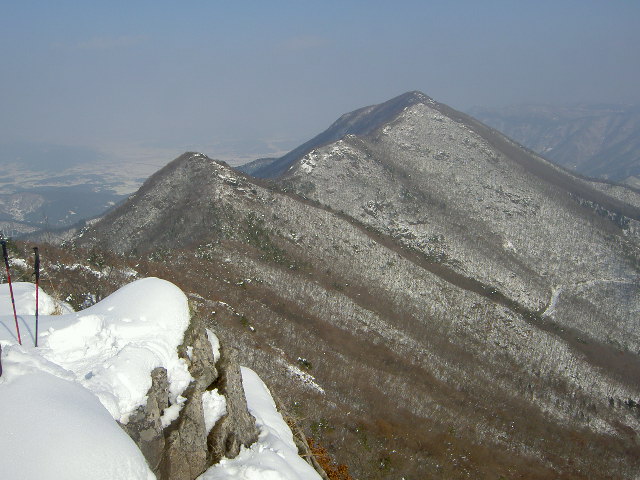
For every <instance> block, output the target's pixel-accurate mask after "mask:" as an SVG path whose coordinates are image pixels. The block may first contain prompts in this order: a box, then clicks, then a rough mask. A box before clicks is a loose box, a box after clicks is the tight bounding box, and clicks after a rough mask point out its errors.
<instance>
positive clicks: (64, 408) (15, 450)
mask: <svg viewBox="0 0 640 480" xmlns="http://www.w3.org/2000/svg"><path fill="white" fill-rule="evenodd" d="M14 293H15V299H16V310H17V311H18V315H19V318H18V319H19V325H20V330H21V336H22V343H23V345H22V346H21V345H18V344H17V337H16V332H15V320H14V318H13V310H12V308H11V300H10V297H9V292H8V285H0V302H2V310H1V311H0V313H2V314H3V315H2V316H0V344H1V345H2V367H3V373H2V377H0V425H2V431H3V433H2V435H0V477H1V478H16V479H17V478H21V479H34V480H35V479H61V480H62V479H64V480H75V479H78V480H80V479H83V480H84V479H87V478H91V479H98V480H102V479H104V480H107V479H109V480H116V479H127V480H150V479H153V478H155V477H154V475H153V473H152V472H151V470H150V469H149V467H148V466H147V464H146V461H145V459H144V457H143V456H142V454H141V453H140V451H139V450H138V448H137V447H136V445H135V443H134V442H133V441H132V440H131V439H130V438H129V437H128V436H127V434H126V433H125V432H124V431H123V430H122V429H121V428H120V427H119V426H118V425H117V424H116V422H114V419H116V420H120V421H121V422H126V421H127V419H128V416H129V415H130V414H131V413H132V412H133V411H134V410H135V409H136V408H137V407H138V406H139V405H143V404H144V403H145V402H146V393H147V391H148V389H149V387H150V386H151V371H152V370H153V369H154V368H156V367H165V368H166V369H167V372H168V377H169V381H170V390H171V395H172V397H173V398H174V400H175V399H176V398H177V397H178V396H179V395H180V394H181V393H182V392H183V391H184V389H185V388H186V387H187V385H188V384H189V382H190V381H191V376H190V375H189V372H188V370H187V367H186V364H185V363H184V362H183V361H182V360H181V359H180V358H179V357H178V355H177V347H178V345H180V344H181V343H182V340H183V337H184V331H185V329H186V328H187V326H188V324H189V308H188V305H187V299H186V296H185V295H184V294H183V293H182V291H181V290H180V289H179V288H177V287H176V286H175V285H173V284H171V283H169V282H166V281H164V280H159V279H157V278H148V279H144V280H140V281H137V282H134V283H131V284H129V285H127V286H126V287H124V288H122V289H120V290H118V291H117V292H116V293H114V294H113V295H111V296H109V297H108V298H106V299H105V300H103V301H102V302H100V303H98V304H96V305H94V306H93V307H91V308H88V309H86V310H84V311H82V312H78V313H69V314H66V315H59V316H52V315H48V314H49V313H53V312H54V311H55V310H56V309H58V307H57V306H56V302H54V301H53V300H52V299H51V298H50V297H49V296H47V295H46V294H44V293H43V292H39V297H40V305H39V307H40V308H39V311H40V312H41V313H42V315H41V316H40V328H39V336H38V345H39V348H35V347H34V346H33V343H34V342H33V335H34V330H35V329H34V323H35V318H34V317H33V316H32V315H30V314H31V313H33V312H35V287H34V286H33V285H32V284H25V283H17V284H15V285H14ZM7 305H8V306H9V307H8V308H7Z"/></svg>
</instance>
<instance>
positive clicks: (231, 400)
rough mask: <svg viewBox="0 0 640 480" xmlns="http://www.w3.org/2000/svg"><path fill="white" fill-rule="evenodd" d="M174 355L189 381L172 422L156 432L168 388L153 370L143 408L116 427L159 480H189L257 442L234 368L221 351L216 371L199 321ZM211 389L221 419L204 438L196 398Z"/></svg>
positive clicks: (195, 320) (161, 371)
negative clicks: (221, 400)
mask: <svg viewBox="0 0 640 480" xmlns="http://www.w3.org/2000/svg"><path fill="white" fill-rule="evenodd" d="M188 347H190V348H188ZM178 353H179V355H180V356H181V357H182V358H183V359H184V360H185V361H186V362H187V364H188V367H189V372H190V373H191V376H192V377H193V378H194V380H193V382H192V383H191V385H189V387H188V388H187V390H186V391H185V392H184V393H183V396H184V397H185V398H186V401H185V402H184V405H183V407H182V410H181V412H180V415H179V416H178V418H177V419H176V420H174V421H173V422H172V423H171V424H170V425H169V426H168V427H166V428H164V429H163V428H162V422H161V416H162V412H163V410H164V409H165V408H167V407H168V406H169V383H168V381H167V372H166V370H165V369H164V368H156V369H155V370H154V371H153V372H152V385H151V388H150V389H149V392H148V394H147V395H148V398H147V403H146V405H144V406H141V407H139V408H138V409H137V410H136V412H135V413H134V414H133V415H132V416H131V417H130V419H129V422H128V423H127V424H126V425H122V428H123V429H124V430H125V431H126V432H127V433H128V434H129V436H130V437H131V438H132V439H133V440H134V441H135V442H136V444H137V445H138V447H139V448H140V450H141V451H142V453H143V455H144V456H145V458H146V459H147V462H148V463H149V466H150V467H151V469H152V470H153V472H154V473H155V474H156V477H157V478H158V479H159V480H192V479H194V478H196V477H197V476H199V475H200V474H202V473H203V472H204V471H205V470H206V469H207V468H209V467H210V466H211V465H212V464H213V463H216V462H218V461H220V459H222V458H223V457H227V458H233V457H235V456H236V455H237V454H238V453H239V452H240V447H241V446H242V445H245V446H249V445H251V444H252V443H253V442H255V441H256V440H257V438H258V430H257V428H256V426H255V419H254V418H253V417H252V416H251V415H250V414H249V412H248V410H247V403H246V399H245V396H244V390H243V388H242V378H241V376H240V367H239V366H238V364H237V363H236V362H235V360H234V358H233V356H232V354H231V353H230V352H229V353H228V352H226V351H225V352H221V353H223V354H222V355H221V358H220V359H219V361H218V365H216V362H215V358H214V355H213V352H212V349H211V344H210V343H209V341H208V338H207V333H206V331H205V328H204V325H203V323H202V321H201V319H200V318H199V317H197V316H194V317H192V319H191V324H190V326H189V328H188V329H187V331H186V332H185V337H184V342H183V344H182V345H181V346H180V347H179V349H178ZM216 388H217V389H218V392H219V393H221V394H223V395H224V396H225V398H226V402H227V414H226V415H225V416H224V417H223V418H222V419H220V420H219V421H218V422H217V424H216V425H215V426H214V428H213V429H212V431H211V432H210V433H209V435H207V432H206V427H205V421H204V411H203V407H202V394H203V393H204V392H205V391H207V390H213V389H216Z"/></svg>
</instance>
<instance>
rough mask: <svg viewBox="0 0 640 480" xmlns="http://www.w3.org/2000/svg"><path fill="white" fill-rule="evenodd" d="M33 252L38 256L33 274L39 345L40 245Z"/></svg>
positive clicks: (36, 341) (36, 343)
mask: <svg viewBox="0 0 640 480" xmlns="http://www.w3.org/2000/svg"><path fill="white" fill-rule="evenodd" d="M33 253H34V254H35V256H36V259H35V261H34V266H33V270H34V271H33V274H34V275H35V276H36V336H35V346H36V347H37V346H38V290H40V254H39V253H38V247H33Z"/></svg>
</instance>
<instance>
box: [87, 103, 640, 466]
mask: <svg viewBox="0 0 640 480" xmlns="http://www.w3.org/2000/svg"><path fill="white" fill-rule="evenodd" d="M240 170H242V171H240ZM240 170H234V169H232V168H230V167H229V166H228V165H226V164H224V163H222V162H218V161H216V160H212V159H210V158H208V157H206V156H205V155H203V154H199V153H185V154H184V155H182V156H180V157H179V158H177V159H176V160H174V161H173V162H171V163H170V164H168V165H167V166H166V167H164V168H163V169H162V170H160V171H158V172H157V173H156V174H154V175H153V176H151V177H150V178H149V179H148V180H147V181H146V182H145V183H144V184H143V185H142V187H141V188H140V189H139V190H138V192H137V193H135V194H134V195H132V196H131V197H130V198H129V199H128V200H126V201H125V202H124V203H123V204H122V205H120V206H118V207H117V208H115V209H114V210H113V211H111V212H110V213H109V214H107V215H106V216H105V217H103V218H102V219H101V220H100V221H98V222H97V223H95V224H93V225H91V226H90V227H88V228H86V229H84V230H83V231H82V232H81V233H80V234H79V235H78V236H77V237H76V239H75V240H74V244H75V245H76V247H77V248H88V249H90V251H91V252H92V255H93V256H96V255H98V254H97V253H96V252H99V251H100V250H101V249H105V250H111V251H113V252H116V253H118V254H120V255H122V257H121V258H128V259H130V262H131V263H132V264H134V265H135V266H136V268H138V269H142V268H144V269H145V271H146V272H147V273H151V274H154V275H160V276H163V275H169V276H170V277H171V280H172V281H174V282H176V283H177V284H178V285H179V286H180V287H181V288H182V289H183V290H185V291H186V292H188V293H189V296H190V298H191V299H192V301H193V305H194V307H193V308H196V309H197V310H198V311H200V312H207V315H208V321H209V322H211V325H215V326H216V331H217V332H219V334H220V336H221V337H223V340H224V341H225V342H228V344H230V345H234V346H235V347H236V348H237V349H238V351H239V355H240V361H241V363H242V364H244V365H247V366H250V367H251V368H253V369H255V370H256V371H258V372H259V374H260V376H261V377H262V378H264V379H267V380H268V382H269V384H270V385H272V386H273V387H274V388H273V390H274V391H275V393H276V394H277V395H278V396H280V397H281V399H282V402H283V405H286V406H287V408H288V409H290V411H292V412H294V413H295V415H296V416H297V417H298V418H300V419H301V423H302V424H303V425H304V426H305V428H306V431H307V434H308V435H312V436H314V437H316V438H318V439H320V440H321V441H322V443H323V444H324V445H327V446H328V447H329V448H330V451H332V453H334V454H335V455H336V457H337V458H338V460H339V461H340V462H343V463H346V464H348V465H349V466H350V467H351V471H352V472H354V476H355V477H357V478H368V479H386V478H401V477H403V476H404V477H405V478H451V479H454V478H500V477H501V476H502V477H504V478H517V477H524V476H526V477H527V478H534V479H544V478H590V479H597V478H603V479H604V478H620V479H622V478H634V476H635V475H637V472H638V471H640V447H639V444H638V435H639V433H640V357H639V355H638V352H640V333H639V329H638V318H640V283H639V280H640V194H639V193H638V192H637V191H635V190H633V189H629V188H626V187H623V186H616V185H612V184H608V183H603V182H597V181H590V180H587V179H584V178H582V177H579V176H576V175H573V174H572V173H570V172H569V171H567V170H565V169H563V168H559V167H557V166H556V165H554V164H553V163H550V162H549V161H547V160H545V159H544V158H542V157H540V156H537V155H536V154H534V153H533V152H531V151H530V150H527V149H525V148H523V147H522V146H520V145H519V144H518V143H516V142H514V141H512V140H510V139H509V138H507V137H505V136H504V135H502V134H500V133H499V132H497V131H496V130H494V129H492V128H490V127H488V126H486V125H484V124H483V123H481V122H479V121H477V120H475V119H474V118H472V117H470V116H468V115H466V114H464V113H461V112H458V111H455V110H453V109H451V108H450V107H448V106H446V105H443V104H441V103H438V102H436V101H435V100H433V99H431V98H429V97H428V96H426V95H424V94H423V93H420V92H409V93H406V94H404V95H401V96H399V97H397V98H394V99H392V100H390V101H388V102H385V103H383V104H380V105H374V106H370V107H366V108H363V109H360V110H356V111H355V112H351V113H348V114H346V115H343V116H342V117H341V118H340V119H339V120H338V121H336V122H335V123H334V124H333V125H331V126H330V127H329V129H327V130H326V131H325V132H323V133H321V134H320V135H318V136H316V137H315V138H313V139H312V140H310V141H309V142H306V143H304V144H303V145H301V146H300V147H298V148H296V149H294V150H293V151H292V152H290V153H289V154H287V155H284V156H282V157H280V158H277V159H262V160H260V161H258V162H253V163H250V164H248V165H245V166H244V167H242V168H241V169H240ZM243 172H244V173H243ZM248 174H250V175H248ZM101 262H102V263H104V261H101Z"/></svg>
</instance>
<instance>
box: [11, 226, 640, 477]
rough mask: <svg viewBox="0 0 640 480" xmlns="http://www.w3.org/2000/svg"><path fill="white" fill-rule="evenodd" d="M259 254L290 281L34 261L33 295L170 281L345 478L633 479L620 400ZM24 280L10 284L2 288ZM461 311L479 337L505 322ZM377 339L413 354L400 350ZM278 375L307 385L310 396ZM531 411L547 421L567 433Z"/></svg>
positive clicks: (373, 294)
mask: <svg viewBox="0 0 640 480" xmlns="http://www.w3.org/2000/svg"><path fill="white" fill-rule="evenodd" d="M272 241H273V243H274V245H277V246H278V248H280V249H281V250H282V252H285V253H286V254H287V255H289V256H291V258H292V259H293V260H296V262H297V264H298V265H299V267H296V268H293V269H292V268H290V267H289V265H286V264H282V263H278V262H276V261H275V260H274V259H273V258H264V257H263V255H264V252H263V250H261V249H260V248H257V247H255V246H252V245H251V244H250V243H249V244H243V243H241V242H236V241H229V242H225V241H223V242H219V243H216V244H214V245H212V246H211V247H206V248H205V247H201V248H200V249H199V252H200V253H199V254H198V256H196V255H194V254H193V251H190V250H184V251H173V252H166V253H164V254H163V255H162V256H161V257H159V256H158V254H153V255H151V256H149V255H146V256H122V255H115V254H113V253H109V252H101V251H98V250H95V249H93V250H84V249H80V248H64V249H60V248H57V247H51V246H46V245H41V246H40V248H41V255H42V260H43V270H44V272H43V277H42V282H41V283H42V285H43V288H45V290H47V291H48V292H50V293H57V295H59V296H60V297H61V298H62V299H67V300H69V301H70V303H72V304H73V305H74V306H75V307H76V308H80V307H82V306H83V305H85V306H86V304H87V299H89V302H90V301H94V300H96V299H98V298H99V297H101V296H105V295H107V294H109V293H110V292H112V291H114V290H115V289H116V288H118V287H119V286H120V285H122V284H125V283H128V282H129V281H131V280H133V279H134V278H139V277H144V276H158V277H161V278H165V279H168V280H170V281H173V282H174V283H176V284H177V285H179V286H180V287H181V288H182V289H183V290H184V291H185V292H187V293H188V294H189V297H190V300H191V303H192V306H193V308H195V309H197V310H198V313H199V314H200V315H202V316H204V317H206V318H208V320H207V321H208V322H209V325H210V326H211V327H212V328H214V329H215V330H216V332H217V333H218V335H219V336H220V337H221V339H222V341H223V342H225V343H226V344H228V345H231V346H233V347H234V348H235V349H236V350H237V351H238V355H239V357H240V360H241V362H242V363H243V364H245V365H247V366H250V367H251V368H253V369H255V370H256V371H258V373H259V374H260V375H261V376H262V377H263V378H264V379H265V381H267V383H268V384H269V385H270V387H271V388H272V389H273V390H274V392H275V393H276V394H277V395H278V396H279V397H280V398H282V400H283V402H284V404H285V406H286V408H287V409H288V410H289V411H291V412H294V413H295V415H296V417H297V418H300V419H301V420H300V424H301V426H302V427H303V428H304V430H305V432H306V433H307V435H308V436H310V437H312V438H313V439H314V441H315V442H316V444H318V445H322V446H323V447H324V448H326V450H327V451H328V452H329V453H330V455H331V457H332V458H333V459H335V463H336V464H344V465H348V466H349V471H350V472H351V473H350V474H351V475H353V476H354V478H367V479H387V478H389V479H390V478H400V477H402V476H404V477H405V478H407V479H410V478H414V479H415V478H420V479H422V478H451V479H456V478H501V477H503V478H527V479H543V478H566V479H579V478H625V477H627V476H628V475H630V472H631V471H633V470H634V469H635V468H636V467H637V466H638V464H637V462H638V460H637V459H638V458H640V447H638V437H637V433H636V430H635V429H634V428H632V427H630V426H629V423H628V421H623V419H624V418H628V417H625V415H628V414H632V415H637V413H634V407H633V406H629V405H627V404H625V403H624V402H625V401H626V399H624V398H619V399H616V400H615V401H614V404H613V405H610V403H609V399H608V398H602V399H597V398H593V397H592V396H589V395H587V394H586V393H584V392H580V391H577V390H575V387H574V386H572V385H571V384H570V383H567V381H566V380H563V379H562V378H561V377H558V376H556V374H553V373H552V372H551V371H547V373H545V374H544V375H543V376H540V375H539V372H536V371H535V369H532V370H529V368H531V367H528V366H527V365H526V364H525V365H523V364H520V363H518V361H517V359H516V358H514V357H513V356H511V355H509V354H508V352H507V351H498V352H497V353H494V354H491V353H489V352H485V353H484V354H481V353H479V352H481V351H482V349H484V348H485V345H484V344H483V343H480V344H478V346H477V347H474V346H473V345H474V342H478V340H470V339H469V338H468V337H466V340H465V336H460V333H455V332H454V331H449V333H448V334H447V335H446V336H444V337H443V336H442V333H439V328H442V327H439V326H438V325H439V322H440V320H439V318H438V315H437V313H435V312H434V313H432V314H430V316H429V317H425V315H424V313H423V314H422V316H421V315H420V313H419V312H415V311H414V310H413V309H412V308H411V306H410V305H408V304H406V303H403V301H402V297H401V296H400V297H394V296H393V295H390V292H389V291H385V290H384V289H383V288H381V287H380V285H378V284H374V283H373V282H372V283H371V284H370V285H369V284H364V283H359V282H357V281H355V278H354V276H353V275H350V274H349V273H348V271H347V270H346V269H343V268H340V266H339V264H332V265H331V266H330V267H329V266H328V265H327V264H325V263H320V264H317V263H315V260H314V259H313V258H309V257H306V258H305V257H301V258H297V257H295V255H298V254H299V250H297V249H296V248H295V245H294V244H288V243H287V242H286V241H282V240H281V239H278V238H277V237H273V239H272ZM30 252H31V251H30V245H29V244H23V243H17V244H16V251H15V254H16V256H21V257H22V258H25V259H29V258H30V257H29V254H30ZM150 257H151V258H150ZM395 261H396V262H400V261H401V260H400V259H398V258H396V260H395ZM290 264H291V263H290ZM85 267H86V268H85ZM328 267H329V268H328ZM132 270H135V271H136V272H137V274H136V276H131V271H132ZM127 272H128V273H127ZM333 272H340V274H339V275H338V274H337V273H333ZM29 273H30V272H20V271H16V273H15V277H16V281H19V280H20V279H23V280H28V277H29ZM285 286H286V287H285ZM453 294H454V293H453V292H449V293H448V295H453ZM395 295H397V294H395ZM458 298H459V299H460V301H465V300H463V299H464V296H463V297H458ZM473 298H474V302H475V304H477V305H479V306H477V307H476V308H475V310H476V311H478V312H482V315H483V316H493V321H492V323H491V324H492V325H493V324H494V323H495V322H501V321H504V319H501V317H500V315H499V314H498V310H496V309H495V308H494V307H492V306H491V305H490V304H488V303H483V302H482V301H481V300H480V299H479V298H478V297H473ZM220 302H224V303H220ZM451 307H452V308H454V307H453V305H452V306H451ZM366 318H369V320H367V322H369V325H370V326H369V327H367V330H364V331H362V330H361V329H362V328H363V327H364V325H365V324H364V323H358V322H362V321H364V320H366ZM389 318H393V320H394V322H395V323H394V324H387V323H386V319H389ZM425 318H429V322H430V323H428V322H427V323H426V321H425ZM350 319H353V320H350ZM375 321H377V322H382V323H381V326H379V327H376V326H375V323H372V322H375ZM387 325H388V326H389V328H390V327H393V328H401V330H398V332H402V334H403V335H408V336H409V337H410V338H416V339H421V341H422V342H425V343H424V345H425V346H426V347H425V348H424V349H423V350H413V347H411V346H410V345H409V346H407V345H404V344H403V343H402V342H398V340H397V339H395V338H394V337H393V336H390V335H389V333H388V332H387V331H386V330H385V328H387ZM491 328H497V325H493V326H492V327H491ZM483 332H484V333H483V335H490V334H491V330H486V331H483ZM462 333H464V335H468V332H462ZM496 338H499V337H496ZM460 342H464V343H460ZM476 348H478V349H479V350H477V351H476V350H475V349H476ZM501 352H502V353H501ZM494 357H495V358H494ZM299 358H303V359H305V361H306V363H300V362H299V361H298V359H299ZM288 366H297V367H299V368H301V369H303V370H304V371H305V373H308V374H310V375H312V376H313V378H314V381H315V382H316V383H317V384H318V385H319V386H321V387H322V388H323V389H324V393H321V392H319V391H318V390H317V389H315V388H313V387H312V386H309V384H307V383H305V382H304V381H302V380H301V379H300V378H298V377H296V376H295V375H293V374H292V373H291V370H290V369H289V367H288ZM536 368H537V369H539V370H544V368H545V367H544V365H543V364H540V365H537V366H536ZM443 372H446V374H444V375H443ZM488 378H491V381H489V380H488ZM542 405H557V407H556V408H558V411H561V412H566V413H564V415H566V417H565V420H563V421H560V422H559V421H558V417H557V416H555V415H554V414H553V412H545V411H543V410H542V409H541V406H542ZM545 408H548V407H545ZM590 418H603V419H607V418H619V419H620V420H619V421H618V420H616V422H617V423H615V424H614V425H615V427H614V428H617V432H618V433H612V434H603V433H599V432H597V431H595V430H594V429H592V428H590V427H589V422H590V420H589V419H590ZM338 472H344V469H342V470H338ZM336 478H340V477H336ZM347 478H348V477H347Z"/></svg>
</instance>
